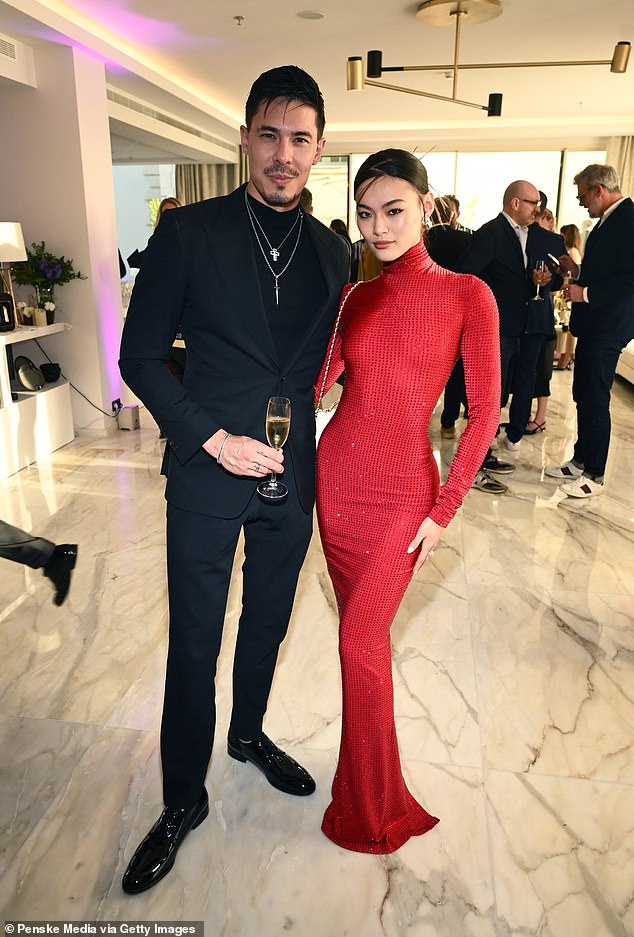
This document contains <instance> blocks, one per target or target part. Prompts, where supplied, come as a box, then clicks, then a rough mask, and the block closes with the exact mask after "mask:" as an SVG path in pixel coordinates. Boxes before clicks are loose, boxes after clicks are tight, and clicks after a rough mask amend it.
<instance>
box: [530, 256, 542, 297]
mask: <svg viewBox="0 0 634 937" xmlns="http://www.w3.org/2000/svg"><path fill="white" fill-rule="evenodd" d="M545 269H546V261H545V260H536V261H535V267H534V269H533V273H536V274H537V275H538V276H541V274H542V273H543V272H544V270H545ZM536 286H537V292H536V293H535V295H534V296H531V299H541V298H542V294H541V292H540V290H541V286H540V284H539V283H537V284H536Z"/></svg>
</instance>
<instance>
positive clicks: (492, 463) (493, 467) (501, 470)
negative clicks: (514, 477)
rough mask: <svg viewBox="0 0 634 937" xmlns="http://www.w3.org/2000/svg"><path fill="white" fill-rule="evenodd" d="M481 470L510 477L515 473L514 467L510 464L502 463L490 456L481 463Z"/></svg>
mask: <svg viewBox="0 0 634 937" xmlns="http://www.w3.org/2000/svg"><path fill="white" fill-rule="evenodd" d="M482 468H483V469H484V470H485V471H487V472H494V473H495V474H496V475H510V474H511V472H514V471H515V466H514V465H512V464H511V463H510V462H502V461H501V459H498V458H497V457H496V456H494V455H490V456H489V458H488V459H485V460H484V462H483V463H482Z"/></svg>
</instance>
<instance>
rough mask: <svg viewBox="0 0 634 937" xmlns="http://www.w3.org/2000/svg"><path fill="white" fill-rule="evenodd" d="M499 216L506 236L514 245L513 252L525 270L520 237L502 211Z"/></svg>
mask: <svg viewBox="0 0 634 937" xmlns="http://www.w3.org/2000/svg"><path fill="white" fill-rule="evenodd" d="M498 218H499V219H500V225H501V227H502V230H503V231H504V237H506V239H507V240H508V241H509V243H510V244H511V245H512V248H513V253H514V254H515V255H516V257H517V259H518V260H519V262H520V263H521V265H522V270H525V269H526V268H525V266H524V254H523V252H522V245H521V243H520V239H519V238H518V236H517V234H516V233H515V231H514V230H513V228H512V227H511V226H510V224H509V222H508V220H507V219H506V218H505V217H504V215H503V214H502V213H501V212H500V214H499V215H498ZM527 243H528V242H527ZM526 253H527V254H528V251H526Z"/></svg>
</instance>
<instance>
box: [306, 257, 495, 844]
mask: <svg viewBox="0 0 634 937" xmlns="http://www.w3.org/2000/svg"><path fill="white" fill-rule="evenodd" d="M346 289H348V287H347V288H346ZM344 295H345V293H344ZM459 354H462V356H463V360H464V367H465V380H466V386H467V396H468V402H469V422H468V425H467V429H466V430H465V432H464V433H463V436H462V439H461V441H460V445H459V446H458V450H457V452H456V455H455V457H454V460H453V463H452V466H451V470H450V472H449V476H448V478H447V481H446V483H445V484H444V485H443V486H442V487H441V486H440V483H439V476H438V468H437V465H436V461H435V459H434V457H433V453H432V448H431V445H430V442H429V436H428V426H429V420H430V417H431V414H432V412H433V409H434V406H435V405H436V402H437V401H438V398H439V397H440V394H441V392H442V390H443V388H444V386H445V384H446V382H447V379H448V377H449V375H450V373H451V370H452V368H453V365H454V363H455V361H456V360H457V358H458V355H459ZM344 368H345V371H346V383H345V387H344V390H343V393H342V396H341V400H340V403H339V406H338V407H337V410H336V412H335V415H334V416H333V418H332V419H331V421H330V423H329V424H328V426H327V427H326V429H325V430H324V432H323V435H322V437H321V440H320V443H319V448H318V453H317V514H318V520H319V527H320V532H321V538H322V543H323V546H324V553H325V555H326V561H327V563H328V571H329V573H330V576H331V579H332V582H333V586H334V590H335V595H336V598H337V604H338V608H339V615H340V631H339V635H340V638H339V650H340V657H341V670H342V683H343V719H342V738H341V747H340V752H339V762H338V766H337V771H336V773H335V778H334V781H333V787H332V803H331V804H330V806H329V807H328V809H327V811H326V814H325V816H324V821H323V825H322V829H323V831H324V832H325V833H326V835H327V836H329V837H330V838H331V839H332V840H334V841H335V842H336V843H338V844H339V845H341V846H345V847H346V848H348V849H353V850H356V851H359V852H372V853H387V852H392V851H393V850H395V849H398V848H399V846H401V845H402V844H403V843H404V842H406V840H407V839H409V838H410V836H413V835H417V834H421V833H424V832H426V831H427V830H429V829H431V827H432V826H434V825H435V824H436V823H437V822H438V821H437V819H436V818H435V817H432V816H431V815H430V814H428V813H427V812H426V811H425V810H424V808H423V807H422V806H421V805H420V804H418V803H417V802H416V800H415V799H414V798H413V797H412V795H411V794H410V792H409V790H408V789H407V786H406V784H405V781H404V779H403V775H402V770H401V764H400V758H399V752H398V742H397V738H396V729H395V724H394V701H393V688H392V660H391V646H390V628H391V624H392V621H393V619H394V616H395V614H396V611H397V609H398V606H399V605H400V602H401V599H402V598H403V594H404V592H405V589H406V587H407V584H408V583H409V580H410V578H411V575H412V569H413V565H414V562H415V558H416V555H415V554H408V553H407V546H408V544H409V543H410V542H411V540H412V539H413V537H414V535H415V533H416V531H417V530H418V527H419V525H420V523H421V522H422V521H423V520H424V518H425V517H427V516H429V517H431V518H432V519H433V520H434V521H436V522H437V523H438V524H440V525H441V526H443V527H445V526H446V525H447V524H448V523H449V521H450V520H451V518H452V517H453V515H454V514H455V512H456V510H457V508H458V507H459V506H460V504H461V503H462V500H463V498H464V496H465V494H466V492H467V491H468V490H469V488H470V487H471V484H472V482H473V479H474V477H475V474H476V472H477V470H478V468H479V467H480V465H481V462H482V459H483V457H484V454H485V453H486V451H487V448H488V446H489V444H490V442H491V440H492V439H493V436H494V435H495V430H496V428H497V425H498V420H499V407H500V401H499V387H500V353H499V332H498V315H497V308H496V305H495V300H494V299H493V295H492V293H491V291H490V290H489V288H488V287H487V286H486V285H485V284H484V283H482V282H481V281H480V280H478V279H476V278H475V277H472V276H468V275H464V274H455V273H451V272H450V271H448V270H444V269H443V268H442V267H438V266H437V265H436V264H434V263H433V261H432V260H431V259H430V258H429V256H428V254H427V251H426V250H425V247H424V246H423V244H422V242H421V243H420V244H418V245H417V246H416V247H413V248H412V249H411V250H409V251H408V252H407V253H406V254H404V255H403V257H401V258H399V259H398V260H396V261H394V262H393V263H391V264H386V265H385V266H384V269H383V272H382V274H381V275H380V276H379V277H377V278H376V279H375V280H370V281H368V282H367V283H362V284H359V286H358V287H357V288H356V289H355V291H354V293H353V294H352V295H350V296H349V297H348V299H347V301H346V305H345V307H344V309H343V313H342V315H341V320H340V322H339V327H338V329H337V334H336V338H335V344H334V348H333V353H332V357H331V361H330V367H329V369H328V377H327V381H326V386H325V391H327V390H328V388H329V387H330V386H331V385H332V383H333V382H334V381H335V380H336V378H337V377H338V376H339V374H341V372H342V370H343V369H344ZM323 377H324V369H323V368H322V373H321V375H320V377H319V379H318V382H317V384H316V388H317V390H316V393H317V395H319V392H320V390H321V386H322V384H323Z"/></svg>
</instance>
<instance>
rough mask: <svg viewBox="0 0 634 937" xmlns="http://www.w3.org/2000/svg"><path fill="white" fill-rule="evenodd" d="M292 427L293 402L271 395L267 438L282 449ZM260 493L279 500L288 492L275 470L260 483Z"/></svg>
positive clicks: (277, 447) (269, 498)
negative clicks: (279, 480)
mask: <svg viewBox="0 0 634 937" xmlns="http://www.w3.org/2000/svg"><path fill="white" fill-rule="evenodd" d="M290 429H291V402H290V400H289V399H288V397H271V399H270V400H269V404H268V407H267V408H266V438H267V440H268V443H269V446H272V447H273V449H281V448H282V446H283V445H284V443H285V442H286V440H287V439H288V434H289V432H290ZM258 493H259V494H260V495H262V497H263V498H267V499H268V500H269V501H279V500H280V498H285V497H286V495H287V494H288V488H287V487H286V485H282V483H281V482H278V480H277V476H276V475H275V472H273V473H272V474H271V477H270V478H267V479H266V481H263V482H260V484H259V485H258Z"/></svg>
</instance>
